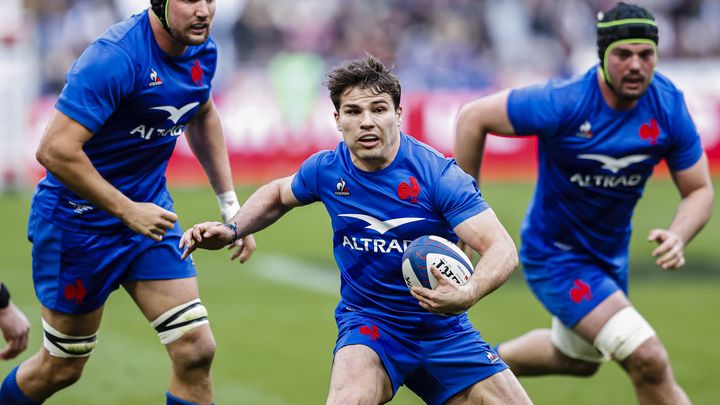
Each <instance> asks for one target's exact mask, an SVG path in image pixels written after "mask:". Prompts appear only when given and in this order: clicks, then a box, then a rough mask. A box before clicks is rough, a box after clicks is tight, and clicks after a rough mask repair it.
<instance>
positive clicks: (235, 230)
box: [225, 222, 238, 243]
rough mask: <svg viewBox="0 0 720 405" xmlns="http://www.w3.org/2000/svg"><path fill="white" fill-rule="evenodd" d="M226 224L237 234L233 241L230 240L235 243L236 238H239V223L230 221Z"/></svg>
mask: <svg viewBox="0 0 720 405" xmlns="http://www.w3.org/2000/svg"><path fill="white" fill-rule="evenodd" d="M225 226H227V227H228V228H230V229H231V230H232V231H233V233H235V235H234V236H233V239H232V241H230V243H233V242H235V241H236V240H238V230H237V225H235V224H233V223H232V222H230V223H227V224H225Z"/></svg>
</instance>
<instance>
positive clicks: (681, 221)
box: [669, 183, 713, 245]
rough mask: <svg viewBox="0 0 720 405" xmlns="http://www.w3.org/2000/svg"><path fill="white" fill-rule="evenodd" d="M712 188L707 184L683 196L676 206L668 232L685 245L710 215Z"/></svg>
mask: <svg viewBox="0 0 720 405" xmlns="http://www.w3.org/2000/svg"><path fill="white" fill-rule="evenodd" d="M712 204H713V188H712V185H711V184H710V183H709V184H707V185H706V186H704V187H701V188H698V189H696V190H694V191H693V192H692V193H690V194H688V195H687V196H685V197H684V198H683V199H682V200H681V201H680V204H679V205H678V209H677V211H676V212H675V217H673V220H672V223H671V224H670V229H669V230H670V231H671V232H674V233H675V234H677V235H679V236H680V237H681V238H682V240H683V242H684V244H685V245H687V244H688V243H689V242H690V241H691V240H692V238H693V237H695V235H697V233H698V232H700V230H701V229H702V228H703V227H704V226H705V224H706V223H707V222H708V221H709V220H710V216H711V215H712Z"/></svg>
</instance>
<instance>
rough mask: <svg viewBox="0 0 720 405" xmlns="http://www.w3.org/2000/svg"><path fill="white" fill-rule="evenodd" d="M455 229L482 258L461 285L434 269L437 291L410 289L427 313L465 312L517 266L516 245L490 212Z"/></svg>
mask: <svg viewBox="0 0 720 405" xmlns="http://www.w3.org/2000/svg"><path fill="white" fill-rule="evenodd" d="M454 230H455V233H456V234H457V235H458V236H459V237H460V239H461V240H462V241H464V242H465V243H466V244H467V245H469V246H470V247H472V248H473V249H475V250H476V251H477V252H479V253H480V255H481V258H480V261H479V262H478V264H477V265H476V266H475V272H474V273H473V275H472V277H470V280H468V282H467V284H465V285H463V286H458V285H457V284H455V283H454V282H452V281H450V280H449V279H448V278H447V277H446V276H444V275H443V274H441V273H440V272H439V271H438V270H437V269H435V268H433V269H432V272H433V275H434V276H435V278H437V279H438V281H439V284H438V287H437V288H436V289H434V290H430V289H427V288H423V287H413V288H412V290H411V291H412V294H413V296H415V298H417V299H418V301H420V306H422V307H423V308H425V309H427V310H428V311H432V312H437V313H458V312H463V311H466V310H467V309H468V308H470V307H472V306H473V305H474V304H475V303H476V302H478V301H479V300H480V299H481V298H483V297H484V296H486V295H488V294H490V293H491V292H493V291H495V289H497V288H498V287H500V285H502V284H503V283H504V282H505V281H506V280H507V279H508V277H510V274H512V272H513V271H514V270H515V268H516V267H517V266H518V256H517V249H516V248H515V243H514V242H513V240H512V238H511V237H510V235H508V233H507V231H506V230H505V228H504V227H503V226H502V224H501V223H500V221H499V220H498V219H497V217H496V216H495V213H494V212H493V211H492V209H486V210H485V211H483V212H481V213H480V214H477V215H475V216H474V217H471V218H469V219H467V220H465V221H463V222H462V223H460V224H459V225H458V226H456V227H455V229H454Z"/></svg>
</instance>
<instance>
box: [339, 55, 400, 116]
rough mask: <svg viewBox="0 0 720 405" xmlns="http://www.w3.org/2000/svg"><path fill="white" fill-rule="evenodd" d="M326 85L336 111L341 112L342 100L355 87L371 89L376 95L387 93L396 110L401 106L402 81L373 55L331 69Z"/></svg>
mask: <svg viewBox="0 0 720 405" xmlns="http://www.w3.org/2000/svg"><path fill="white" fill-rule="evenodd" d="M326 85H327V87H328V90H330V99H331V100H332V102H333V105H334V106H335V111H339V110H340V98H341V97H342V96H343V94H345V92H347V91H348V90H349V89H351V88H353V87H359V88H361V89H370V90H371V91H372V92H373V93H375V94H383V93H387V94H388V95H390V97H391V98H392V100H393V104H395V109H396V110H397V108H398V107H399V106H400V80H398V78H397V76H395V75H394V74H392V73H391V72H390V69H388V68H386V67H385V65H383V64H382V63H381V62H380V61H379V60H377V59H376V58H375V57H374V56H372V55H368V56H367V57H366V58H365V59H357V60H353V61H346V62H344V63H342V64H341V65H339V66H335V67H334V68H332V69H330V72H328V80H327V82H326Z"/></svg>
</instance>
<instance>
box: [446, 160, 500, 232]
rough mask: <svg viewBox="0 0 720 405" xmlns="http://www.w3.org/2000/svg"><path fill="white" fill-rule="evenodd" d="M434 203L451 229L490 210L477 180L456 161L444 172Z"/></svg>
mask: <svg viewBox="0 0 720 405" xmlns="http://www.w3.org/2000/svg"><path fill="white" fill-rule="evenodd" d="M434 202H435V205H436V207H437V209H439V210H440V212H442V214H443V216H444V217H445V219H446V220H447V221H448V223H449V224H450V226H451V227H453V228H455V227H456V226H458V225H459V224H460V223H462V222H463V221H465V220H466V219H468V218H471V217H474V216H475V215H477V214H479V213H481V212H483V211H485V210H486V209H488V208H490V206H489V205H488V204H487V203H486V202H485V200H484V199H483V198H482V196H481V195H480V190H478V188H477V185H476V183H475V180H474V179H473V178H472V177H471V176H470V175H468V174H467V173H465V172H463V171H462V169H460V167H458V165H457V164H455V161H453V162H452V163H451V164H448V165H447V166H446V167H445V169H444V170H443V172H442V174H441V175H440V178H439V179H438V182H437V185H436V187H435V193H434Z"/></svg>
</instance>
